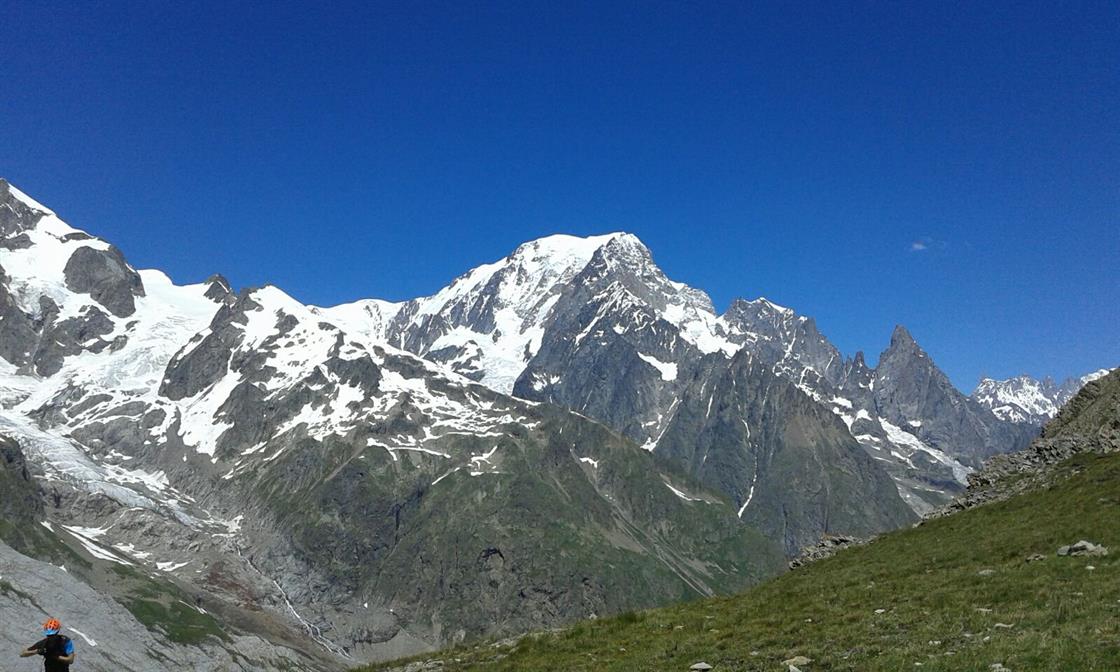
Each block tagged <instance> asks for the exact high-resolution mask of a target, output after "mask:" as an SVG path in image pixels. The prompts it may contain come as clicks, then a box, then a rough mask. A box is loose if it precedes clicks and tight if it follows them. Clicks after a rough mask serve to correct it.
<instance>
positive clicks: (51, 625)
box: [43, 618, 62, 635]
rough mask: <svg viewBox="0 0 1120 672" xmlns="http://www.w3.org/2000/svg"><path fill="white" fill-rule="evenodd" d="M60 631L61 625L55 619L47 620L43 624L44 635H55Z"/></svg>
mask: <svg viewBox="0 0 1120 672" xmlns="http://www.w3.org/2000/svg"><path fill="white" fill-rule="evenodd" d="M61 629H62V624H61V623H59V622H58V619H57V618H48V619H47V620H46V622H45V623H43V634H44V635H57V634H58V631H59V630H61Z"/></svg>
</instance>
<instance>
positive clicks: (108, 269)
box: [65, 245, 144, 317]
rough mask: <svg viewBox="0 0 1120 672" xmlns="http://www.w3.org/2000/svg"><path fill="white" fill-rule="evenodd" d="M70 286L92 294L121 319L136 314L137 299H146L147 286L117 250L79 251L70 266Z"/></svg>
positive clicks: (77, 290) (72, 256)
mask: <svg viewBox="0 0 1120 672" xmlns="http://www.w3.org/2000/svg"><path fill="white" fill-rule="evenodd" d="M65 273H66V286H67V288H68V289H70V290H71V291H73V292H77V293H79V294H89V295H90V297H92V298H93V300H94V301H96V302H98V303H100V304H101V305H103V306H105V308H106V309H108V311H109V312H110V313H112V314H114V315H116V316H117V317H128V316H129V315H131V314H133V313H134V312H136V302H135V301H134V300H133V298H134V297H136V296H144V283H142V282H141V281H140V276H139V275H138V274H137V273H136V271H134V270H132V268H131V267H130V266H129V265H128V263H127V262H125V260H124V255H122V254H121V251H120V250H118V249H117V248H116V247H113V246H111V245H110V246H109V249H107V250H99V249H96V248H93V247H79V248H78V249H77V250H75V251H74V253H73V254H72V255H71V256H70V260H69V261H67V262H66V270H65Z"/></svg>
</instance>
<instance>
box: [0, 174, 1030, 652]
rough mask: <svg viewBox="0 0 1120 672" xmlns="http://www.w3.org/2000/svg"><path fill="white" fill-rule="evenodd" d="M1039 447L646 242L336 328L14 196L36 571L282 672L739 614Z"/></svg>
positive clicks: (529, 257) (15, 402) (11, 282)
mask: <svg viewBox="0 0 1120 672" xmlns="http://www.w3.org/2000/svg"><path fill="white" fill-rule="evenodd" d="M1036 431H1037V428H1036V427H1035V426H1033V425H1029V424H1018V423H1015V422H1009V421H1007V419H1005V418H1001V417H998V416H997V414H995V413H993V412H992V411H991V410H990V407H988V406H986V405H985V404H984V403H983V402H981V401H979V400H976V399H970V398H968V397H965V396H964V395H962V394H961V393H960V392H959V391H958V390H956V389H955V388H954V387H953V386H952V384H951V383H950V382H949V381H948V379H947V378H946V377H945V376H944V374H942V373H941V372H940V370H938V369H937V367H936V365H934V363H933V361H932V360H931V358H930V357H929V356H928V354H926V353H925V352H924V351H923V350H922V349H921V348H920V347H919V346H918V344H917V343H916V342H915V341H914V339H913V338H912V337H911V335H910V334H909V333H908V332H907V331H906V330H905V329H904V328H901V327H899V328H898V329H896V330H895V332H894V334H893V335H892V337H891V341H890V345H889V347H888V348H887V349H886V350H885V351H884V352H883V353H882V355H881V356H880V358H879V362H878V364H877V365H876V366H875V367H874V368H871V367H869V366H867V364H866V362H865V360H864V357H863V355H862V353H857V355H856V356H855V357H854V358H851V359H848V358H845V357H844V356H843V355H842V354H841V353H840V352H839V351H838V349H837V348H836V347H835V346H834V345H832V344H831V343H830V342H829V341H828V339H827V338H826V337H825V336H824V335H823V334H821V333H820V331H819V330H818V329H817V326H816V324H815V322H814V321H813V320H812V319H811V318H808V317H806V316H802V315H799V314H797V313H796V312H795V311H794V310H792V309H790V308H786V307H783V306H779V305H777V304H775V303H773V302H771V301H769V300H767V299H764V298H759V299H756V300H753V301H748V300H742V299H740V300H736V301H735V302H733V303H732V305H731V306H730V307H729V308H728V310H727V311H726V312H724V313H723V314H719V313H717V312H716V309H715V307H714V306H713V304H712V302H711V300H710V299H709V297H708V296H707V295H706V294H705V293H704V292H702V291H700V290H697V289H694V288H691V287H688V286H687V285H684V284H682V283H679V282H675V281H673V280H671V279H669V278H668V277H667V276H666V275H665V274H664V272H663V271H662V270H661V269H660V268H659V267H658V266H657V264H656V263H655V262H654V260H653V255H652V253H651V252H650V250H649V249H647V248H646V247H645V245H643V244H642V243H641V241H639V240H638V239H637V238H636V237H634V236H633V235H630V234H625V233H614V234H609V235H604V236H594V237H590V238H577V237H573V236H565V235H556V236H550V237H547V238H543V239H540V240H536V241H531V242H528V243H525V244H524V245H522V246H520V247H518V248H517V249H516V250H515V251H514V252H513V253H512V254H510V255H509V256H507V257H505V258H504V259H501V260H499V261H496V262H494V263H492V264H485V265H483V266H480V267H478V268H476V269H473V270H471V271H469V272H468V273H466V274H464V275H462V276H460V277H459V278H458V279H456V280H455V281H454V282H452V283H451V284H450V285H449V286H448V287H446V288H444V289H442V290H440V291H439V292H436V293H435V294H433V295H432V296H429V297H424V298H420V299H414V300H411V301H405V302H399V303H394V302H387V301H381V300H377V299H368V300H363V301H358V302H354V303H350V304H345V305H340V306H334V307H315V306H305V305H303V304H301V303H299V302H298V301H296V300H294V299H293V298H292V297H290V296H288V295H287V294H285V293H284V292H283V291H282V290H280V289H279V288H276V287H272V286H266V287H261V288H255V289H247V290H243V291H240V292H235V291H233V289H232V288H231V287H230V285H229V283H228V282H227V281H226V280H225V279H224V278H222V277H221V276H218V275H215V276H212V277H211V278H209V279H208V280H207V281H205V282H202V283H198V284H193V285H176V284H175V283H173V282H172V281H171V279H169V278H168V277H167V276H166V275H165V274H163V273H161V272H159V271H154V270H136V269H133V268H132V267H131V266H130V265H129V264H128V263H127V261H126V259H125V257H124V255H123V254H122V253H121V252H120V251H119V250H117V249H116V248H115V247H113V246H112V245H110V244H109V243H107V242H105V241H102V240H100V239H98V238H96V237H94V236H91V235H89V234H86V233H84V232H82V231H79V230H77V229H74V228H72V227H70V226H69V225H67V224H66V223H64V222H63V221H62V220H61V219H59V218H58V216H57V215H55V213H53V212H51V211H50V210H49V209H47V208H46V207H44V206H42V205H41V204H39V203H36V202H35V201H34V200H32V199H31V198H29V197H27V196H26V195H25V194H23V193H22V192H20V191H18V190H16V189H15V188H14V187H11V186H10V185H8V184H7V183H6V182H3V181H2V180H0V435H6V436H9V437H13V438H15V439H17V440H18V442H19V444H20V448H21V450H22V451H23V453H25V454H26V456H27V463H28V465H29V469H30V470H31V471H32V472H35V474H36V475H37V480H35V481H34V483H35V484H36V487H37V488H38V493H39V496H40V498H41V499H43V501H48V502H50V501H53V502H55V504H54V505H53V506H47V507H44V508H43V509H42V512H41V513H36V514H35V516H36V517H37V519H36V522H40V523H45V525H38V526H36V533H37V534H39V535H46V537H45V540H44V539H39V540H38V541H37V542H36V543H35V544H32V543H30V542H27V543H25V545H24V546H23V547H21V548H16V549H15V550H16V551H26V552H28V553H30V552H32V550H33V549H34V548H39V547H41V546H42V544H52V545H56V546H57V545H60V544H61V545H62V546H64V547H66V548H70V549H72V550H73V551H74V552H76V553H77V554H78V555H79V556H80V557H82V559H83V561H85V562H88V563H92V565H93V567H94V570H91V572H89V573H87V575H84V576H81V577H79V578H80V579H81V580H82V581H85V582H86V583H88V584H89V585H90V586H92V587H94V588H96V589H97V590H102V591H106V592H107V593H109V594H114V595H117V596H118V597H121V595H120V594H119V591H120V590H124V589H122V588H120V587H118V586H114V585H101V584H98V582H97V577H98V576H100V575H101V574H103V572H98V571H95V570H96V568H97V566H98V563H102V564H104V563H108V564H109V565H112V566H115V567H117V568H118V570H117V571H118V572H120V571H123V570H120V569H119V568H128V571H130V572H133V573H135V575H136V582H138V583H136V584H135V585H133V586H132V587H126V588H127V590H148V591H150V590H151V587H150V586H148V587H147V588H143V587H142V586H145V585H148V584H146V583H144V582H149V583H150V582H156V583H158V585H160V586H162V587H163V588H162V590H172V589H173V590H177V591H182V594H183V596H184V600H183V601H184V603H193V604H195V605H196V606H198V607H199V608H200V609H203V612H197V613H199V615H200V616H201V615H203V613H205V614H207V615H208V616H207V617H208V618H213V619H216V621H215V622H216V623H217V625H216V626H215V627H228V624H231V623H237V624H239V625H238V626H237V633H238V636H244V637H264V638H266V639H267V640H268V641H270V642H272V643H274V644H277V645H278V646H279V647H280V650H282V652H283V653H282V655H281V656H280V658H278V659H277V660H276V661H274V663H273V662H270V663H268V666H275V667H283V666H284V665H288V664H289V663H290V661H292V660H296V661H298V665H297V666H299V665H303V666H310V667H315V668H324V667H325V668H329V667H331V666H337V665H345V664H348V663H349V662H352V661H353V660H360V659H375V658H383V657H387V656H393V655H400V654H405V653H410V652H414V651H417V650H421V649H424V648H427V647H431V646H434V645H441V644H446V643H449V642H455V641H460V640H462V639H464V638H470V637H478V636H483V635H497V634H503V633H509V632H519V631H526V630H532V629H541V628H547V627H551V626H553V625H555V624H557V623H560V622H563V621H565V620H568V619H572V618H576V617H586V616H588V615H591V614H605V613H610V612H614V611H619V610H623V609H631V608H635V607H641V606H648V605H653V604H657V603H660V602H664V601H668V600H672V599H677V598H679V596H680V595H683V594H695V595H705V594H712V593H717V592H721V591H726V590H732V589H736V588H739V587H741V586H743V585H745V584H746V583H749V582H750V581H753V580H756V579H757V578H758V577H761V576H763V575H766V574H767V573H770V572H773V571H776V569H777V568H778V567H780V566H781V565H782V564H783V559H782V556H783V553H784V554H786V555H789V554H793V553H796V552H797V551H798V550H799V549H800V547H802V546H804V545H808V544H812V543H815V542H816V541H817V540H818V539H819V537H820V535H821V534H823V533H848V534H859V535H867V534H874V533H877V532H880V531H883V530H887V529H891V528H894V527H898V526H900V525H903V524H906V523H908V522H909V521H912V520H914V519H915V517H916V515H915V514H916V512H917V513H921V512H924V511H925V510H928V509H930V508H932V507H934V506H936V505H938V504H941V503H943V502H944V501H945V500H946V499H947V498H949V497H951V496H952V495H953V494H954V493H955V492H958V491H959V490H960V489H961V488H963V486H964V483H965V481H966V476H967V474H968V472H969V470H970V469H972V468H974V467H976V466H978V465H979V463H980V461H981V460H982V459H984V458H986V457H987V456H989V455H992V454H994V453H997V452H1002V451H1008V450H1013V449H1015V448H1017V447H1020V446H1022V445H1025V444H1026V442H1027V441H1029V439H1030V438H1031V436H1032V435H1033V434H1034V433H1035V432H1036ZM3 487H4V486H3V483H0V488H3ZM4 494H5V493H4V492H0V498H2V497H3V496H4ZM0 538H3V539H7V537H3V536H2V535H0ZM17 540H18V539H17ZM12 543H15V542H12ZM713 549H718V551H714V550H713ZM0 550H2V549H0ZM39 560H43V559H42V558H40V559H39ZM45 571H50V570H45ZM114 591H118V592H114ZM123 597H125V598H131V595H125V596H123ZM202 605H206V606H205V607H203V606H202ZM122 627H123V626H122ZM301 633H302V634H301ZM301 637H302V638H303V639H304V640H305V641H304V646H301V645H300V641H301ZM307 637H310V639H311V640H312V641H313V642H315V645H314V646H310V647H308V646H306V638H307ZM246 641H250V640H246ZM195 653H197V652H195ZM182 656H183V657H184V659H192V660H193V659H194V658H192V657H191V654H190V652H184V653H182ZM196 657H197V656H196ZM223 660H224V659H223ZM157 668H158V665H156V667H153V668H152V669H157Z"/></svg>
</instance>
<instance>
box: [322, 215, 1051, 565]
mask: <svg viewBox="0 0 1120 672" xmlns="http://www.w3.org/2000/svg"><path fill="white" fill-rule="evenodd" d="M367 303H368V302H366V303H361V304H351V305H347V306H340V307H337V308H329V309H322V312H323V314H324V315H331V314H338V313H346V314H355V313H356V314H359V315H364V314H370V313H372V317H370V318H369V319H363V320H361V321H360V324H358V325H355V329H364V330H366V331H367V332H368V333H370V334H373V335H374V336H377V337H380V338H382V339H384V340H388V341H389V342H391V343H394V344H396V345H398V346H400V347H402V348H404V349H406V350H409V351H411V352H414V353H415V354H419V355H421V356H424V357H426V358H428V359H431V360H433V361H439V362H443V363H445V364H447V365H449V366H450V367H451V368H452V369H453V370H455V371H457V372H459V373H461V374H463V375H465V376H468V377H470V378H472V379H474V380H479V381H481V382H483V383H484V384H487V385H489V386H491V387H493V388H494V389H497V390H499V391H502V392H509V391H512V392H513V394H515V395H516V396H519V397H522V398H525V399H530V400H534V401H549V402H553V403H557V404H560V405H562V406H565V407H568V408H571V409H574V410H577V411H579V412H580V413H583V414H585V415H587V416H589V417H592V418H594V419H597V420H600V421H602V422H604V423H606V424H607V425H609V426H611V427H613V428H614V429H616V430H618V431H619V432H621V433H623V434H624V435H626V436H628V437H630V438H631V439H633V440H634V441H636V442H638V443H640V444H642V445H643V446H644V447H646V448H647V449H648V450H651V451H654V452H657V449H658V446H659V443H660V441H661V438H662V437H663V436H665V434H666V432H667V430H668V428H669V426H670V425H671V424H672V423H673V422H674V419H675V417H676V414H677V413H678V412H679V409H680V408H681V405H682V404H683V403H684V402H686V401H687V400H688V398H689V397H690V396H691V395H694V394H701V393H703V391H704V390H706V389H708V388H709V385H708V382H707V380H706V378H707V377H711V376H717V375H722V374H721V373H719V372H717V369H722V368H724V367H727V366H729V365H730V362H731V359H732V358H733V356H734V355H736V353H738V352H741V351H742V352H747V353H750V354H751V355H752V356H753V357H754V358H756V359H757V360H758V361H760V362H763V363H764V364H765V367H763V368H765V369H766V370H767V374H766V375H775V376H777V377H778V378H780V379H782V380H784V381H787V382H789V383H792V384H793V385H794V386H795V387H797V388H798V389H799V390H801V391H802V392H803V393H805V394H807V395H809V396H810V397H811V398H812V399H813V400H814V401H816V402H817V403H819V404H822V405H824V406H825V407H827V408H829V409H830V410H831V411H832V412H833V413H834V414H835V415H836V416H837V417H839V418H840V419H841V420H843V422H844V424H845V425H846V426H847V428H848V430H849V433H850V434H852V436H853V438H854V439H855V440H856V441H858V442H859V444H860V445H861V446H863V448H864V449H865V451H866V452H867V454H868V455H869V456H870V457H871V458H872V459H873V460H875V461H877V462H879V463H881V465H882V466H883V467H885V468H886V469H887V470H888V471H889V472H890V473H891V474H892V476H894V478H895V481H896V484H897V487H898V490H899V493H900V494H901V495H902V497H903V498H904V499H905V500H906V501H907V503H909V504H910V506H911V507H912V508H913V509H914V510H915V511H917V512H919V513H920V512H924V511H927V510H929V509H930V508H932V507H934V506H937V505H940V504H942V503H944V501H945V500H946V499H947V498H949V497H951V496H953V494H954V493H956V492H959V491H960V489H962V488H963V487H964V485H965V482H966V478H965V477H966V475H967V473H968V471H969V470H970V469H971V468H974V467H976V466H978V465H979V462H980V460H982V459H983V458H984V457H986V456H988V455H990V454H993V453H995V452H999V451H1003V450H1013V449H1016V448H1018V447H1021V446H1023V445H1025V444H1026V442H1027V441H1029V439H1030V433H1031V431H1030V430H1020V429H1016V428H1008V427H1007V426H1005V425H1006V423H1005V422H1004V421H1003V419H1001V418H998V417H995V416H993V415H992V414H991V413H989V412H988V411H987V410H986V409H984V408H981V407H979V406H977V405H976V404H975V403H973V402H972V401H970V400H969V399H967V398H966V397H965V396H964V395H962V394H961V393H960V392H959V391H957V390H956V389H955V388H954V387H953V386H952V384H951V383H950V382H949V381H948V379H947V378H946V377H945V376H944V375H943V374H941V372H940V371H939V370H937V368H936V366H935V365H933V363H932V361H931V360H930V359H929V357H928V356H927V355H926V354H925V353H924V352H923V351H922V350H921V348H920V347H918V346H917V344H916V343H914V342H913V339H912V338H910V336H909V334H908V333H907V332H905V330H901V332H896V336H898V338H897V339H896V338H892V347H891V348H889V349H888V350H887V351H886V352H885V353H884V356H885V359H884V361H886V362H887V364H886V365H883V364H880V365H879V366H878V367H877V368H876V369H868V368H867V367H866V365H865V364H864V362H863V358H862V355H857V357H856V358H855V359H854V360H848V359H845V357H844V356H843V355H842V354H841V353H840V352H839V351H838V350H837V349H836V347H835V346H834V345H832V344H831V343H830V342H829V341H828V339H827V338H826V337H825V336H824V335H822V334H821V333H820V332H819V330H818V329H817V327H816V324H815V323H814V321H813V320H812V319H811V318H808V317H806V316H802V315H798V314H797V313H796V312H795V311H793V310H792V309H790V308H786V307H783V306H779V305H777V304H775V303H773V302H771V301H769V300H767V299H765V298H759V299H756V300H753V301H748V300H743V299H738V300H736V301H734V302H733V303H732V305H731V306H730V307H729V308H728V310H727V311H726V312H725V313H723V314H722V315H720V314H717V312H716V310H715V308H714V306H713V305H712V302H711V300H710V299H709V298H708V296H707V295H706V294H705V293H704V292H702V291H700V290H697V289H694V288H691V287H688V286H687V285H684V284H682V283H678V282H674V281H672V280H670V279H669V278H668V277H666V276H665V274H664V273H663V272H662V271H661V269H660V268H658V266H657V265H656V263H655V262H654V261H653V256H652V254H651V253H650V251H649V250H648V249H647V248H646V247H645V246H644V245H643V244H642V243H641V241H639V240H638V239H637V238H636V237H634V236H632V235H629V234H611V235H607V236H598V237H592V238H586V239H581V238H574V237H571V236H552V237H549V238H545V239H541V240H538V241H533V242H530V243H526V244H525V245H523V246H521V247H520V248H518V249H517V250H516V251H515V252H514V253H513V254H511V255H510V256H508V257H506V258H505V259H502V260H500V261H498V262H495V263H493V264H486V265H483V266H481V267H479V268H478V269H475V270H473V271H471V272H469V273H467V274H466V275H464V276H462V277H460V278H459V279H457V280H456V281H455V282H453V283H452V284H451V285H450V286H449V287H447V288H446V289H444V290H442V291H440V292H438V293H437V294H435V295H434V296H433V297H429V298H426V299H418V300H414V301H410V302H407V303H404V304H378V305H377V306H376V307H375V309H374V310H372V311H369V310H368V309H362V308H358V307H356V306H364V305H367ZM362 310H366V312H365V313H362V312H361V311H362ZM754 370H755V371H756V375H763V373H762V369H759V368H756V369H754ZM876 383H878V385H879V386H878V389H877V390H876V389H875V387H874V386H875V385H876ZM861 386H862V387H861ZM765 389H770V388H769V387H766V388H765ZM933 392H936V393H935V394H933V396H929V394H931V393H933ZM925 397H928V398H925ZM705 401H706V402H709V401H710V402H711V403H716V400H714V399H713V398H711V395H708V397H706V398H705ZM884 422H886V423H887V424H883V423H884ZM694 430H695V431H700V429H699V428H698V427H694ZM663 450H668V448H667V447H666V448H664V449H663ZM740 476H741V477H742V478H741V479H740V480H741V481H742V482H741V483H740V484H739V485H738V486H736V487H734V488H727V487H722V488H721V489H723V491H724V492H725V494H727V495H728V496H730V497H732V499H733V500H734V501H735V502H736V503H737V505H738V506H742V505H743V503H744V502H745V501H746V499H747V498H748V497H749V493H750V485H749V483H750V482H751V481H752V478H751V476H750V473H749V470H747V472H743V473H742V474H740ZM724 485H726V483H725V484H724ZM773 487H780V486H779V485H778V484H777V482H774V483H773ZM791 496H794V497H795V496H796V495H789V494H787V495H786V497H787V498H788V497H791ZM760 501H765V498H763V500H760ZM776 504H777V503H776ZM782 529H786V528H785V527H783V528H782ZM818 532H819V530H818V529H816V528H815V527H813V528H812V529H809V530H806V531H805V533H806V534H807V535H812V534H816V533H818ZM796 536H797V535H794V537H796ZM791 543H796V542H793V541H791Z"/></svg>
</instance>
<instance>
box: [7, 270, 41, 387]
mask: <svg viewBox="0 0 1120 672" xmlns="http://www.w3.org/2000/svg"><path fill="white" fill-rule="evenodd" d="M37 338H38V333H37V329H36V325H35V320H34V319H33V318H32V317H31V316H30V315H28V314H26V313H24V312H23V310H22V309H20V307H19V305H18V304H17V303H16V300H15V297H13V296H12V294H11V292H10V291H9V290H8V277H7V274H5V273H4V269H3V268H2V267H0V357H3V358H4V359H5V360H7V361H8V362H9V363H11V364H14V365H15V366H17V367H21V366H24V365H26V364H27V363H28V362H30V361H31V359H32V355H33V349H34V346H35V342H36V340H37Z"/></svg>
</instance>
